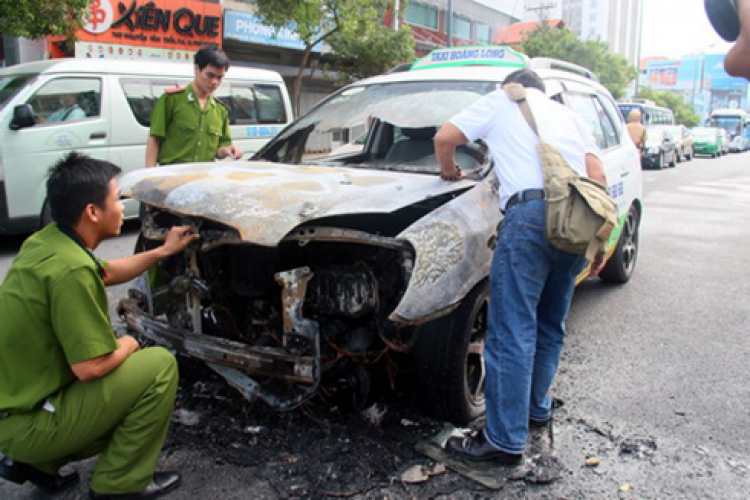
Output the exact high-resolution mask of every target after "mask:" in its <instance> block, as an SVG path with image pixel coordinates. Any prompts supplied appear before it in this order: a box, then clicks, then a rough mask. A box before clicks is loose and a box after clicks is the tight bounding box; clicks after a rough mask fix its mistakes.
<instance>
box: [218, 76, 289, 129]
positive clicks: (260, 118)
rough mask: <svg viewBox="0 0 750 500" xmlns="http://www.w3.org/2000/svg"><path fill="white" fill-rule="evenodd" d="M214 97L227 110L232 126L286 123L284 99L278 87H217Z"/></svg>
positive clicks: (240, 85) (268, 85) (237, 85)
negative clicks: (224, 105) (225, 106)
mask: <svg viewBox="0 0 750 500" xmlns="http://www.w3.org/2000/svg"><path fill="white" fill-rule="evenodd" d="M216 97H217V98H218V99H220V100H221V101H222V102H223V103H224V104H226V105H227V108H229V115H230V120H229V122H230V123H231V124H233V125H234V124H238V125H248V124H253V123H268V124H282V123H286V109H285V107H284V98H283V94H282V93H281V89H280V88H279V86H278V85H270V84H265V85H264V84H257V85H242V84H231V85H229V86H226V85H225V86H222V87H219V90H217V92H216Z"/></svg>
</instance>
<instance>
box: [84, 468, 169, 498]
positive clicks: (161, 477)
mask: <svg viewBox="0 0 750 500" xmlns="http://www.w3.org/2000/svg"><path fill="white" fill-rule="evenodd" d="M181 481H182V478H181V476H180V474H179V473H178V472H154V478H153V479H152V480H151V484H149V485H148V486H146V489H144V490H143V491H139V492H138V493H97V492H95V491H94V490H90V491H89V498H92V499H94V500H125V499H131V498H132V499H144V498H156V497H158V496H161V495H165V494H167V493H169V492H170V491H172V490H174V489H175V488H177V487H178V486H179V485H180V482H181Z"/></svg>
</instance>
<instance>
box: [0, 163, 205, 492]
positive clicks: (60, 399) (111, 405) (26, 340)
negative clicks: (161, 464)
mask: <svg viewBox="0 0 750 500" xmlns="http://www.w3.org/2000/svg"><path fill="white" fill-rule="evenodd" d="M119 172H120V168H119V167H117V166H115V165H113V164H111V163H109V162H105V161H101V160H95V159H92V158H89V157H87V156H85V155H81V154H79V153H75V152H73V153H70V154H69V155H67V156H66V157H65V158H63V159H62V160H60V161H59V162H58V163H57V164H56V165H55V166H54V167H53V168H52V170H51V171H50V177H49V180H48V182H47V194H48V200H49V205H50V210H51V213H52V218H53V219H54V221H55V223H52V224H50V225H48V226H47V227H45V228H44V229H42V230H41V231H39V232H37V233H36V234H34V235H32V236H31V237H29V238H28V239H27V240H26V242H25V243H24V244H23V246H22V248H21V250H20V252H19V253H18V255H17V257H16V259H15V260H14V262H13V264H12V266H11V268H10V270H9V271H8V274H7V276H6V278H5V281H4V282H3V284H2V285H1V286H0V452H1V453H2V454H3V455H4V458H3V459H2V461H0V477H2V478H4V479H6V480H9V481H12V482H15V483H19V484H23V483H25V482H27V481H30V482H31V483H33V484H35V485H36V486H38V487H40V488H41V489H43V490H44V491H45V492H47V493H56V492H58V491H61V490H63V489H66V488H68V487H70V486H72V485H74V484H75V483H76V482H77V481H78V474H77V473H72V474H68V475H66V476H61V475H59V474H58V470H59V469H60V468H61V467H62V466H63V465H65V464H66V463H68V462H72V461H76V460H81V459H83V458H87V457H90V456H93V455H96V454H100V457H99V461H98V463H97V465H96V468H95V470H94V474H93V477H92V480H91V484H90V487H91V489H90V497H91V498H94V499H110V498H154V497H156V496H159V495H161V494H163V493H166V492H167V491H170V490H172V489H174V488H176V487H177V486H178V484H179V482H180V476H179V474H178V473H176V472H156V473H155V472H154V470H155V468H156V463H157V460H158V457H159V453H160V451H161V447H162V444H163V442H164V439H165V437H166V434H167V429H168V425H169V420H170V416H171V412H172V408H173V405H174V398H175V392H176V388H177V380H178V374H177V364H176V361H175V359H174V357H173V356H172V355H171V354H170V353H169V352H168V351H166V350H164V349H162V348H157V347H153V348H147V349H141V348H140V346H139V344H138V342H137V341H136V340H135V339H134V338H133V337H131V336H129V335H125V336H122V337H120V338H116V337H115V335H114V333H113V329H112V324H111V322H110V318H109V307H108V301H107V294H106V291H105V286H106V285H115V284H120V283H125V282H127V281H129V280H131V279H133V278H134V277H136V276H138V275H139V274H141V273H143V272H144V271H145V270H146V269H148V268H149V267H151V266H153V265H154V264H155V263H156V262H158V261H159V260H160V259H162V258H164V257H167V256H169V255H173V254H175V253H177V252H181V251H182V250H184V248H185V247H186V246H187V245H188V244H189V243H190V242H192V241H194V240H195V239H197V238H198V235H197V234H194V233H195V231H194V229H193V228H191V227H188V226H181V227H175V228H172V230H171V231H170V232H169V233H168V235H167V237H166V240H165V242H164V244H163V245H162V246H161V247H158V248H155V249H153V250H150V251H147V252H143V253H140V254H136V255H132V256H129V257H125V258H122V259H117V260H113V261H110V262H103V261H100V260H99V259H97V258H96V257H95V256H94V255H93V253H92V250H93V249H95V248H96V247H97V246H98V245H99V243H101V242H102V241H103V240H104V239H106V238H109V237H112V236H116V235H118V234H119V233H120V226H121V225H122V216H123V206H122V203H121V202H120V200H119V187H118V184H117V180H116V178H115V177H116V175H118V174H119Z"/></svg>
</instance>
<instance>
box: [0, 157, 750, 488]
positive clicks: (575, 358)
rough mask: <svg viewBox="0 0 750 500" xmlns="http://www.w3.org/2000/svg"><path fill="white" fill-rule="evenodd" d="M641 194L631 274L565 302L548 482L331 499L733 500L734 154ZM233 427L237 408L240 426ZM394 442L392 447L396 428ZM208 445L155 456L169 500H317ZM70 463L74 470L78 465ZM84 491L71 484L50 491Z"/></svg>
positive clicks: (5, 241) (737, 214)
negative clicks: (180, 478)
mask: <svg viewBox="0 0 750 500" xmlns="http://www.w3.org/2000/svg"><path fill="white" fill-rule="evenodd" d="M644 190H645V215H644V219H643V222H642V226H641V249H640V255H639V262H638V268H637V270H636V274H635V276H634V277H633V279H632V280H631V282H630V283H629V284H627V285H625V286H618V287H612V286H605V285H603V284H602V283H600V282H599V281H598V280H589V281H587V282H585V283H583V284H582V285H581V286H580V287H579V289H578V291H577V293H576V295H575V299H574V304H573V308H572V311H571V316H570V319H569V335H568V340H567V344H566V348H565V351H564V355H563V361H562V364H561V367H560V373H559V376H558V379H557V383H556V386H555V396H557V397H559V398H562V399H563V400H564V401H565V405H564V406H563V407H562V408H561V409H560V410H558V411H557V413H556V415H555V425H554V437H555V439H554V452H555V455H556V456H557V457H558V458H559V460H560V461H561V463H562V464H563V466H564V469H565V472H564V473H563V475H562V477H561V478H560V479H559V480H557V481H555V482H553V483H551V484H545V485H532V484H529V483H527V482H524V481H513V482H510V483H508V485H507V486H506V487H505V488H504V489H503V490H501V491H500V492H497V493H495V492H492V491H490V490H486V489H483V488H482V487H481V486H478V485H477V484H476V483H473V482H471V481H469V480H466V479H464V478H462V477H461V476H459V475H458V474H456V473H454V472H447V473H445V474H442V475H439V476H435V477H433V478H431V479H430V480H428V481H427V482H426V483H423V484H420V485H405V484H403V483H401V482H400V481H398V480H396V479H397V478H398V475H399V473H400V472H401V470H400V469H399V466H398V465H397V464H394V465H392V466H391V465H386V469H385V470H386V471H387V472H385V473H380V474H379V475H378V474H373V476H372V477H366V478H360V479H361V480H360V481H357V482H356V483H357V486H356V488H354V487H351V488H348V489H347V488H345V487H344V488H343V489H340V491H349V492H350V493H349V494H346V495H343V494H342V495H336V496H339V497H346V498H393V499H395V498H452V499H453V498H459V499H461V498H465V499H470V498H540V499H541V498H597V499H599V498H633V499H635V498H638V499H641V498H648V499H652V498H653V499H656V498H716V499H741V498H748V493H747V485H748V482H749V481H750V451H748V450H750V446H748V445H749V444H750V443H748V441H750V434H749V433H748V432H747V420H748V415H750V397H749V396H750V385H749V384H748V378H749V377H748V375H747V373H748V369H747V366H748V365H747V360H748V359H749V357H750V336H749V335H748V333H750V332H749V329H750V328H749V327H748V325H750V300H748V297H750V279H748V275H749V274H750V251H749V250H748V242H750V223H748V220H747V217H748V214H750V153H744V154H733V155H730V156H727V157H724V158H718V159H709V158H699V159H695V160H693V161H691V162H687V163H681V164H678V165H677V167H676V168H674V169H668V170H662V171H650V170H649V171H645V172H644ZM135 234H136V232H135V229H134V228H133V227H129V228H126V231H125V234H124V235H123V236H122V237H120V238H117V239H116V240H112V241H109V242H106V243H104V244H103V245H102V247H101V248H100V249H99V250H97V253H98V254H99V255H100V256H101V257H103V258H112V257H115V256H117V255H122V254H124V253H128V252H130V251H131V249H132V248H133V244H134V240H135ZM20 243H21V239H20V238H8V237H4V238H0V277H2V276H4V275H5V272H6V271H7V268H8V266H9V265H10V261H11V260H12V258H13V256H14V254H15V252H16V251H17V249H18V248H19V246H20ZM122 293H123V289H122V288H120V289H116V290H113V295H119V294H122ZM393 411H398V410H393ZM287 415H288V414H287ZM409 417H410V418H412V415H409ZM294 418H296V417H294V416H292V417H289V416H286V417H283V418H281V417H280V418H279V419H278V422H277V424H276V425H277V429H276V431H278V432H282V433H283V432H289V433H292V432H299V430H298V429H297V428H296V427H295V428H292V426H291V424H290V423H289V422H291V421H295V422H298V421H299V419H300V418H301V419H303V420H304V418H303V417H299V418H297V420H290V419H294ZM395 422H396V424H395V425H396V426H397V425H398V422H399V419H398V418H396V419H395ZM248 423H253V416H252V415H250V416H248V417H247V420H245V421H244V422H243V425H247V424H248ZM418 423H419V422H418ZM272 425H273V424H272ZM311 425H312V424H311ZM347 425H348V426H349V429H350V430H351V431H352V432H355V429H353V428H354V427H357V426H358V427H360V428H361V429H357V430H356V432H359V433H360V434H359V435H363V436H367V438H368V439H372V440H373V442H376V443H377V445H378V446H385V447H389V446H390V448H389V449H391V450H397V454H398V455H399V457H398V458H399V460H398V461H397V462H398V463H400V464H402V465H403V464H407V463H428V460H427V459H425V458H424V457H421V456H420V455H418V454H416V453H415V452H414V451H413V450H412V446H413V442H408V441H409V439H408V438H407V439H406V440H407V442H405V443H404V442H402V443H395V444H394V443H393V442H392V440H393V439H395V438H394V437H392V436H391V437H389V432H388V429H385V430H372V429H368V428H367V426H366V425H365V424H364V423H363V422H360V421H358V420H357V419H356V418H354V419H351V421H350V422H349V424H347ZM427 425H428V424H425V426H427ZM284 426H287V427H286V428H285V427H284ZM313 427H314V425H313ZM312 434H314V433H313V432H311V435H312ZM394 434H395V433H394ZM266 436H268V434H267V435H266ZM302 436H303V437H302V439H303V440H304V434H302ZM399 436H400V437H399V438H398V439H401V440H403V439H404V438H403V432H402V433H401V434H399ZM407 436H408V434H407ZM264 439H269V438H264V434H260V435H259V436H257V437H253V440H254V441H253V442H254V443H258V448H261V447H262V446H261V445H263V440H264ZM314 439H316V440H317V441H314V440H313V438H312V437H311V438H310V440H311V442H310V443H309V444H310V448H314V447H319V448H320V447H323V446H327V445H331V446H332V447H333V450H334V454H333V457H332V458H331V459H330V460H331V464H332V466H335V465H336V463H337V461H338V462H339V463H342V462H343V460H344V456H345V455H344V454H345V453H346V452H347V450H348V449H349V448H351V446H352V445H351V444H347V445H346V447H345V448H341V453H340V454H338V455H336V453H335V451H336V450H337V448H336V446H339V445H338V444H336V443H339V442H341V440H340V439H337V436H335V435H334V436H329V437H328V438H327V440H326V438H317V437H316V438H314ZM321 439H322V440H321ZM389 439H390V440H391V442H389V441H388V440H389ZM416 439H417V432H416V431H415V434H414V441H416ZM346 442H347V443H349V441H348V440H346ZM341 446H343V445H341ZM215 449H216V448H215V447H214V448H211V447H210V446H208V445H207V444H206V446H204V445H203V444H202V443H201V442H200V441H199V440H196V441H192V443H191V445H184V446H178V447H176V448H175V449H173V450H172V451H171V452H170V453H169V454H168V456H167V457H165V458H164V466H165V467H168V468H177V469H179V470H182V471H183V472H184V473H185V483H184V485H183V486H182V487H181V488H180V489H179V490H177V491H176V492H175V493H173V494H171V495H170V496H169V498H174V499H192V498H206V499H213V498H217V499H219V498H221V499H225V498H238V499H239V498H243V499H244V498H264V499H273V498H290V497H295V496H301V497H313V498H315V497H325V496H326V495H323V494H315V493H310V492H309V491H308V492H307V493H306V492H305V490H304V489H302V490H295V489H294V488H293V487H291V486H290V485H289V484H284V481H286V479H283V478H286V477H294V476H281V475H278V471H279V470H281V469H279V468H274V467H275V465H274V464H275V463H279V462H283V461H284V460H286V458H285V457H287V456H288V455H287V454H286V450H283V449H274V448H273V447H272V446H271V447H266V448H264V449H265V450H266V451H265V453H266V455H265V456H264V461H270V462H274V464H270V465H269V464H267V463H265V462H264V463H261V464H258V465H256V466H253V467H248V466H246V465H242V464H236V463H229V462H227V461H226V460H224V458H223V456H220V455H219V454H217V453H215V452H214V451H212V450H215ZM250 449H251V450H252V448H250ZM294 456H295V457H296V458H295V459H294V460H295V461H299V463H298V467H300V468H302V469H304V468H305V466H306V465H305V464H306V463H308V464H309V465H310V467H312V465H313V464H312V463H311V462H310V461H311V460H315V458H314V455H310V454H306V452H305V451H304V449H303V450H302V451H299V452H298V453H296V454H295V455H294ZM337 457H338V458H337ZM587 457H596V458H597V459H598V460H599V461H600V464H599V465H598V467H587V466H586V465H585V464H584V462H585V460H586V458H587ZM363 460H364V459H363ZM306 461H307V462H306ZM77 467H78V468H79V470H81V471H82V472H83V474H84V476H87V475H88V474H90V472H91V470H92V467H93V462H92V461H88V462H86V463H84V464H82V465H79V466H77ZM284 467H287V466H284ZM292 467H293V466H292V465H289V466H288V467H287V468H289V469H291V468H292ZM391 469H392V470H391ZM285 470H286V469H285ZM329 470H330V469H329ZM388 471H390V472H388ZM342 474H345V472H342ZM300 477H302V476H300ZM345 477H348V478H351V476H345ZM352 481H354V479H351V480H350V482H352ZM344 486H346V485H344ZM85 492H86V486H85V483H84V484H81V485H80V486H79V487H78V489H77V490H75V491H72V492H68V493H65V494H63V495H60V496H59V498H63V499H73V498H79V497H83V496H84V495H85ZM0 498H7V499H19V500H20V499H31V498H42V497H41V496H40V495H39V493H38V492H37V491H36V490H35V489H34V488H33V487H31V486H29V485H27V486H24V487H18V486H15V485H10V484H7V483H0Z"/></svg>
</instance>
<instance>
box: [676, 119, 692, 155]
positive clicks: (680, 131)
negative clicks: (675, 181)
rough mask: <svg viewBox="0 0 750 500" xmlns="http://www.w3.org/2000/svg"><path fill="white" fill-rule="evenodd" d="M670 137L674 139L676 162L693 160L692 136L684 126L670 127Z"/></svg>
mask: <svg viewBox="0 0 750 500" xmlns="http://www.w3.org/2000/svg"><path fill="white" fill-rule="evenodd" d="M671 133H672V137H674V138H675V139H676V142H677V144H676V149H677V162H682V161H690V160H691V159H692V158H693V136H692V134H691V133H690V129H689V128H687V127H686V126H684V125H676V126H674V127H671Z"/></svg>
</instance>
